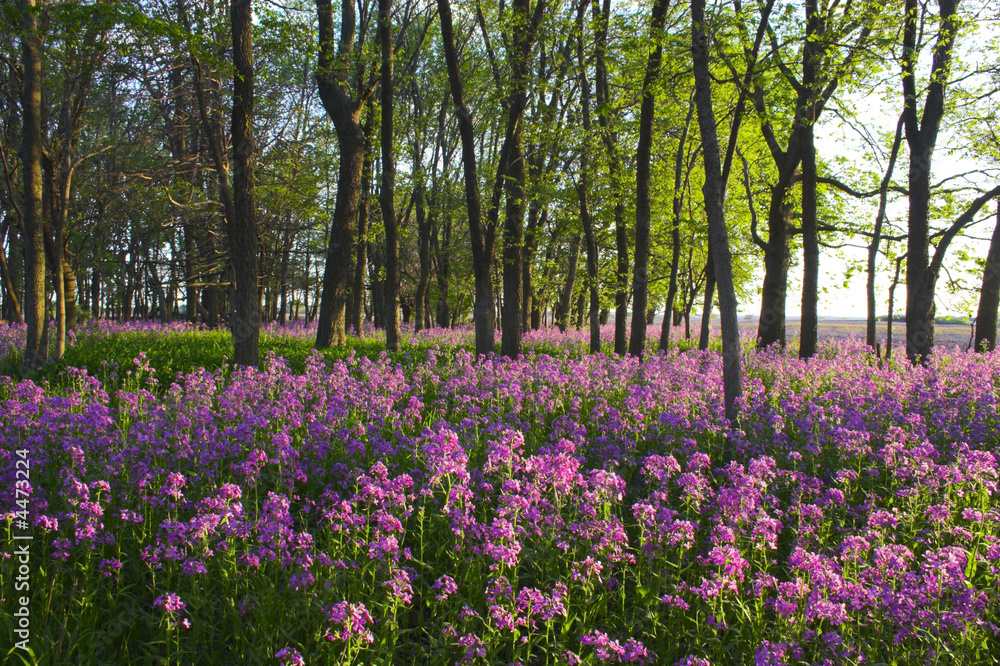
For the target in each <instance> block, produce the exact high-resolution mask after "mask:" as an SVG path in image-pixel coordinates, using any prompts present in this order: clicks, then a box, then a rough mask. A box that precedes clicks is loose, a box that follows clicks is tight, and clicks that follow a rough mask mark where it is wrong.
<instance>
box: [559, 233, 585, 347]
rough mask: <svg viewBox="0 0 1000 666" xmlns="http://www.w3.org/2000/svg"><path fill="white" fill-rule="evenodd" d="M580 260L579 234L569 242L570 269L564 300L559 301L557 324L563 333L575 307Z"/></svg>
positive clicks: (564, 287)
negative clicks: (577, 269)
mask: <svg viewBox="0 0 1000 666" xmlns="http://www.w3.org/2000/svg"><path fill="white" fill-rule="evenodd" d="M579 260H580V234H579V232H577V233H576V234H574V235H573V238H571V239H570V241H569V267H568V268H567V269H566V283H565V285H564V286H563V292H562V298H560V299H559V318H558V319H557V324H558V326H559V330H560V331H562V332H563V333H565V332H566V329H567V328H569V311H570V308H571V307H572V305H573V285H574V283H575V282H576V267H577V262H578V261H579Z"/></svg>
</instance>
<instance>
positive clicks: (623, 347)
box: [593, 0, 629, 356]
mask: <svg viewBox="0 0 1000 666" xmlns="http://www.w3.org/2000/svg"><path fill="white" fill-rule="evenodd" d="M593 7H594V24H595V30H594V44H595V49H594V50H595V53H594V56H595V57H594V62H595V66H596V72H597V81H596V84H597V85H596V90H595V92H596V97H597V105H598V107H600V108H602V109H604V111H602V112H600V113H598V114H597V122H598V124H600V126H601V129H602V130H603V134H602V137H603V139H604V146H605V148H606V150H607V154H608V173H609V175H610V176H611V184H612V187H613V188H614V189H613V191H614V192H615V197H614V202H615V207H614V217H615V258H616V265H615V354H617V355H618V356H624V355H625V352H626V351H627V349H628V340H627V337H626V336H627V333H628V272H629V256H628V226H627V224H626V222H625V204H624V203H623V202H622V195H621V192H619V191H618V190H619V188H620V187H621V184H622V177H621V165H620V158H619V146H618V134H617V133H616V132H615V130H614V128H613V126H612V124H611V115H610V112H609V111H607V109H608V100H609V98H610V94H609V86H608V66H607V60H606V57H605V54H606V53H607V48H608V22H609V19H610V16H611V0H604V5H603V7H602V8H601V9H600V12H599V13H598V0H594V5H593Z"/></svg>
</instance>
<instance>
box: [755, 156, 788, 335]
mask: <svg viewBox="0 0 1000 666" xmlns="http://www.w3.org/2000/svg"><path fill="white" fill-rule="evenodd" d="M796 162H797V160H796ZM787 191H788V189H787V187H784V186H783V184H782V183H779V184H777V185H772V187H771V205H770V206H769V208H768V214H767V249H765V250H764V283H763V285H762V291H761V303H760V320H759V322H758V324H757V347H758V348H760V349H763V348H765V347H768V346H770V345H773V344H778V345H780V346H781V347H782V348H783V347H784V346H785V295H786V293H787V291H788V269H789V267H790V265H791V260H792V256H791V249H790V245H789V244H790V242H791V233H790V230H791V229H790V228H791V223H790V219H791V216H792V207H791V205H790V204H789V203H787V202H785V200H784V199H785V194H786V193H787Z"/></svg>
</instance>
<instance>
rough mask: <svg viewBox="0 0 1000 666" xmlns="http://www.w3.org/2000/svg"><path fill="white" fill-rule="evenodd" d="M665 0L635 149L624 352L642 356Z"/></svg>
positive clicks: (657, 7) (656, 21) (657, 3)
mask: <svg viewBox="0 0 1000 666" xmlns="http://www.w3.org/2000/svg"><path fill="white" fill-rule="evenodd" d="M668 4H670V2H669V0H654V1H653V21H652V26H651V28H650V38H651V39H652V40H653V41H654V42H655V43H656V47H655V48H654V49H653V52H652V53H650V54H649V60H648V61H647V62H646V74H645V76H644V78H643V82H642V105H641V106H640V109H639V145H638V147H637V148H636V152H635V161H636V169H635V174H636V175H635V271H634V273H633V274H632V335H631V338H630V339H629V346H628V352H629V354H631V355H632V356H642V352H643V350H644V349H645V347H646V320H645V317H644V315H645V313H646V305H647V303H648V302H649V224H650V219H651V217H652V213H651V210H650V197H649V174H650V168H649V162H650V150H651V148H652V145H653V118H654V116H655V114H656V93H655V91H654V89H653V88H654V83H655V82H656V79H657V78H658V77H659V75H660V61H661V60H662V58H663V46H662V45H661V44H660V35H661V34H662V33H663V24H664V22H665V20H666V13H667V5H668Z"/></svg>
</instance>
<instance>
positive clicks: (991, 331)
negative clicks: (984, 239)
mask: <svg viewBox="0 0 1000 666" xmlns="http://www.w3.org/2000/svg"><path fill="white" fill-rule="evenodd" d="M998 302H1000V202H997V221H996V224H995V225H994V226H993V236H992V238H990V249H989V252H988V253H987V254H986V265H985V266H983V286H982V289H980V291H979V309H978V310H977V311H976V346H975V348H976V350H977V351H993V350H994V349H996V347H997V306H998Z"/></svg>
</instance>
